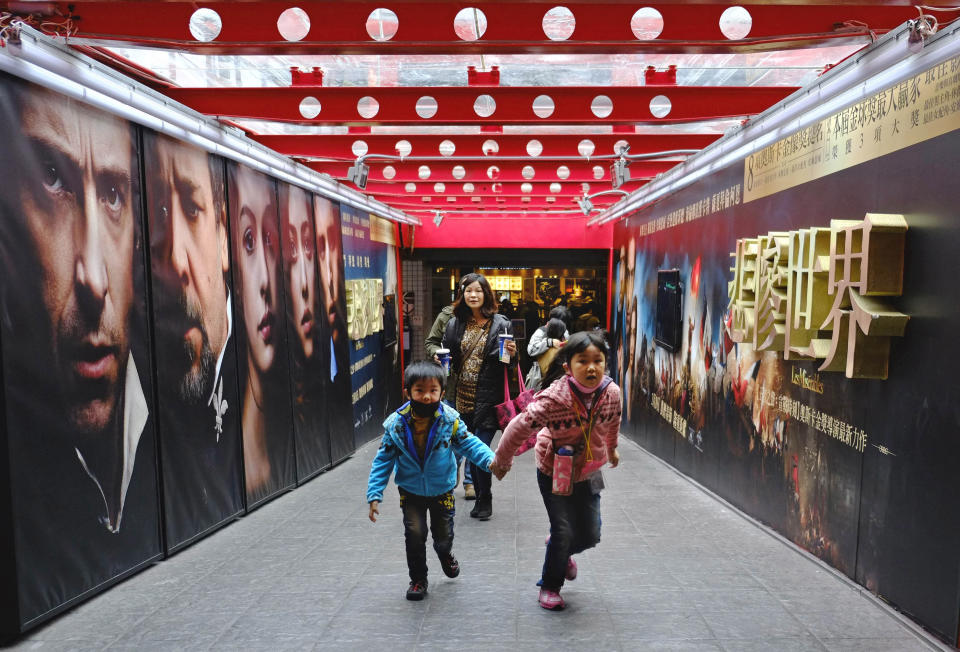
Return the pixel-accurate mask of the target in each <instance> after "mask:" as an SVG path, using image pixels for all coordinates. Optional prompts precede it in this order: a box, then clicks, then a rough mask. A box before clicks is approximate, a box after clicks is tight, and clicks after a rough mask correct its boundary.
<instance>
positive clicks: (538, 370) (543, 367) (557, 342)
mask: <svg viewBox="0 0 960 652" xmlns="http://www.w3.org/2000/svg"><path fill="white" fill-rule="evenodd" d="M534 336H536V337H537V342H536V346H535V347H534V346H532V345H533V344H534V342H533V341H532V338H531V342H530V344H529V345H527V351H528V352H529V351H530V349H531V348H533V349H534V350H536V351H540V354H539V355H537V356H536V360H534V362H533V364H532V365H530V373H529V374H527V383H526V384H527V389H540V387H541V381H542V379H543V377H544V376H545V375H546V373H547V369H548V368H549V367H550V363H551V362H553V359H554V358H555V357H557V354H558V353H559V352H560V349H561V348H562V347H563V345H564V343H565V342H566V341H567V338H568V337H569V336H570V334H569V333H567V327H566V326H565V325H564V323H563V322H562V321H560V320H559V319H557V318H556V317H554V318H553V319H551V320H550V321H548V322H547V323H546V325H545V326H543V327H542V328H538V329H537V330H536V332H535V333H534Z"/></svg>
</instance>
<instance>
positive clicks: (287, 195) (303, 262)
mask: <svg viewBox="0 0 960 652" xmlns="http://www.w3.org/2000/svg"><path fill="white" fill-rule="evenodd" d="M278 190H279V206H280V243H281V245H282V250H283V283H284V291H285V294H286V296H287V299H288V300H287V317H286V319H287V331H288V332H287V341H288V342H289V343H290V346H289V353H290V373H291V387H292V390H293V397H292V399H293V428H294V435H295V437H296V455H297V478H298V481H299V482H303V481H304V480H307V479H308V478H310V477H311V476H313V475H315V474H316V473H318V472H319V471H322V470H323V469H325V468H327V467H329V466H330V433H329V427H330V426H329V419H328V410H329V406H328V402H327V386H328V383H327V382H325V378H324V370H325V369H329V367H328V366H327V367H325V365H324V362H325V361H326V356H324V351H323V347H322V346H321V344H323V343H326V342H329V340H330V323H329V321H328V320H327V319H325V318H324V317H325V310H323V307H322V297H321V292H320V280H319V276H320V274H319V270H318V268H317V236H316V228H315V227H314V220H313V195H312V194H311V193H309V192H307V191H305V190H303V189H302V188H299V187H297V186H293V185H290V184H288V183H280V184H279V185H278Z"/></svg>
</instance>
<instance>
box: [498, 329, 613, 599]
mask: <svg viewBox="0 0 960 652" xmlns="http://www.w3.org/2000/svg"><path fill="white" fill-rule="evenodd" d="M607 353H608V347H607V343H606V341H605V340H604V337H603V334H602V333H601V332H600V331H582V332H579V333H576V334H574V335H573V336H571V337H570V339H569V340H568V341H567V343H566V344H565V345H564V346H563V348H562V349H561V350H560V354H559V355H560V356H562V360H563V369H564V371H565V372H566V373H565V374H564V375H563V376H561V377H560V378H558V379H557V380H555V381H554V382H553V383H551V385H550V386H549V387H547V388H546V389H544V390H543V391H541V392H539V393H538V394H537V395H536V397H535V399H534V401H533V402H532V403H530V404H529V405H528V406H527V407H526V409H525V410H524V411H523V412H521V413H520V414H518V415H517V416H516V417H515V418H514V419H513V420H512V421H511V422H510V423H509V425H508V426H507V428H506V430H504V432H503V437H502V438H501V440H500V445H499V446H498V447H497V452H496V455H495V457H494V461H493V464H491V465H490V470H491V472H492V473H494V474H495V475H496V476H497V478H498V479H502V478H503V476H504V475H506V473H507V471H509V470H510V466H511V465H512V462H513V456H514V454H515V452H516V451H517V449H518V448H520V446H521V445H522V444H524V442H525V441H526V440H527V439H528V438H534V437H535V438H536V444H535V451H536V456H537V483H538V484H539V486H540V494H541V495H542V496H543V504H544V506H545V507H546V508H547V516H548V517H549V518H550V537H549V538H548V539H547V552H546V556H545V558H544V561H543V574H542V575H541V578H540V582H539V584H540V596H539V601H540V606H541V607H543V608H544V609H551V610H559V609H563V607H564V602H563V598H561V597H560V589H561V588H562V587H563V582H564V580H572V579H574V578H576V576H577V564H576V562H575V561H574V560H573V557H572V555H575V554H577V553H580V552H583V551H584V550H587V549H588V548H592V547H594V546H595V545H597V543H599V541H600V490H601V489H603V474H602V473H601V471H600V467H602V466H603V464H604V463H605V462H607V461H609V462H610V466H611V467H615V466H617V465H618V464H619V463H620V454H619V453H617V442H618V436H619V433H620V411H621V406H620V388H619V387H618V386H617V384H616V383H614V382H613V380H612V379H611V378H610V377H609V376H607V375H605V374H604V370H605V369H606V363H607ZM558 452H559V454H557V453H558Z"/></svg>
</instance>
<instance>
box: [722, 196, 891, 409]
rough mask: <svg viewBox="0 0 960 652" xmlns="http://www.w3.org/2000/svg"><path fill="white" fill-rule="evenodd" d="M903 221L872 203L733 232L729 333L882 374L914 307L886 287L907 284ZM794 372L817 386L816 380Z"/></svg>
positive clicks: (867, 374) (860, 374)
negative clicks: (854, 215)
mask: <svg viewBox="0 0 960 652" xmlns="http://www.w3.org/2000/svg"><path fill="white" fill-rule="evenodd" d="M906 231H907V222H906V220H905V219H904V218H903V216H902V215H887V214H880V213H867V215H866V216H865V218H864V219H863V220H859V221H853V220H833V221H831V223H830V229H822V228H813V229H801V230H798V231H790V232H772V233H768V234H767V235H765V236H760V237H758V238H741V239H739V240H737V244H736V246H737V249H736V251H735V252H734V253H732V254H731V256H732V257H733V258H734V267H733V268H732V269H731V271H732V272H733V280H732V281H730V283H729V288H728V293H729V296H730V304H729V308H730V323H729V324H728V326H727V333H728V335H729V336H730V338H731V339H732V340H733V341H735V342H748V343H752V344H753V345H754V347H755V348H756V349H757V350H758V351H762V350H775V351H783V353H784V358H785V359H816V360H823V361H824V362H823V364H822V365H821V366H820V371H838V372H839V371H842V372H844V373H845V374H846V376H847V378H881V379H883V378H886V377H887V374H888V366H889V358H890V338H891V337H902V336H903V333H904V330H905V328H906V325H907V321H908V320H909V317H908V316H907V315H905V314H903V313H901V312H897V311H896V310H894V309H893V308H892V307H890V306H889V305H888V304H887V303H886V302H885V301H884V300H883V299H882V298H881V297H890V296H899V295H900V294H901V292H902V291H903V256H904V247H905V242H906ZM827 336H829V338H828V337H827ZM801 375H802V374H801ZM794 382H795V383H796V384H799V385H801V386H803V387H805V388H807V389H811V390H812V391H817V387H818V386H819V383H820V380H819V377H817V378H800V379H799V380H797V381H794ZM820 391H821V392H822V387H821V388H820Z"/></svg>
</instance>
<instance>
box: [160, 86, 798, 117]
mask: <svg viewBox="0 0 960 652" xmlns="http://www.w3.org/2000/svg"><path fill="white" fill-rule="evenodd" d="M796 90H797V89H796V88H791V87H783V86H774V87H760V86H747V87H740V86H704V87H699V86H670V87H657V86H638V87H623V86H609V87H608V86H569V87H568V86H564V87H562V88H542V87H536V86H529V87H525V86H500V87H487V88H476V87H473V88H471V87H465V86H464V87H451V86H443V87H430V86H427V87H412V86H404V87H392V88H355V87H337V88H326V87H320V86H311V87H293V88H281V87H271V88H171V89H166V90H164V93H165V94H167V95H169V96H170V97H171V98H173V99H174V100H176V101H178V102H182V103H183V104H186V105H187V106H189V107H191V108H193V109H195V110H197V111H199V112H201V113H206V114H208V115H216V116H223V117H231V118H257V119H264V120H282V121H284V122H299V123H305V124H352V125H362V124H370V125H376V124H398V125H409V124H417V125H427V124H441V125H444V124H446V125H452V124H478V123H480V124H497V125H503V124H546V123H554V124H637V123H652V124H665V123H672V122H690V121H697V120H707V119H717V118H732V117H741V116H749V115H753V114H755V113H759V112H761V111H763V110H764V109H766V108H768V107H769V106H771V105H772V104H775V103H777V102H778V101H780V100H782V99H783V98H785V97H787V96H788V95H790V94H791V93H793V92H794V91H796ZM549 93H553V94H554V95H555V97H552V99H553V101H554V104H555V110H554V111H553V113H552V114H551V115H549V116H548V117H544V118H541V117H538V116H537V115H536V114H535V113H534V111H533V103H534V100H535V99H537V98H539V97H541V96H543V95H547V94H549ZM483 95H488V96H490V97H492V98H493V100H494V102H495V103H496V106H495V110H494V111H493V113H492V114H491V115H489V116H486V117H484V116H480V115H477V112H476V111H475V110H474V104H475V102H477V100H478V98H479V97H480V96H483ZM658 96H666V97H667V98H668V99H669V100H670V102H671V109H670V112H669V114H668V115H667V116H666V117H664V118H657V117H655V116H654V115H653V113H651V100H653V99H654V98H655V97H658ZM308 97H311V98H315V99H316V100H319V102H320V112H319V114H317V116H316V117H315V118H311V119H307V118H304V117H303V116H302V115H301V113H300V102H301V101H302V100H304V99H305V98H308ZM426 97H429V98H433V99H434V100H436V107H437V109H436V114H435V115H433V116H432V117H430V118H422V117H420V116H419V115H417V111H416V106H417V101H418V100H422V98H426ZM599 97H606V98H609V103H610V104H612V109H611V110H610V112H609V114H607V115H604V114H601V115H603V117H599V116H598V115H596V114H595V113H594V111H593V110H591V106H592V105H593V104H594V103H596V102H597V98H599ZM363 98H373V100H375V101H376V104H377V109H376V114H375V115H373V116H372V117H367V118H365V117H363V116H361V114H360V112H359V111H360V109H359V108H358V107H359V106H360V101H361V100H362V99H363Z"/></svg>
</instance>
